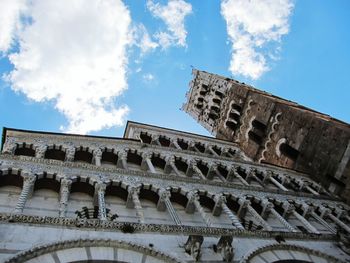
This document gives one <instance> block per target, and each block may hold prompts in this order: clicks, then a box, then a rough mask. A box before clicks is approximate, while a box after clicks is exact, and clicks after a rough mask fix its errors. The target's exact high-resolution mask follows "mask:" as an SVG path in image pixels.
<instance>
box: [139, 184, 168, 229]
mask: <svg viewBox="0 0 350 263" xmlns="http://www.w3.org/2000/svg"><path fill="white" fill-rule="evenodd" d="M139 198H140V201H141V204H142V209H143V214H144V216H145V221H146V222H150V223H156V224H157V223H158V224H169V222H172V219H171V217H170V216H169V213H168V212H167V211H166V210H165V211H159V210H157V204H158V201H159V195H158V194H157V193H156V192H155V191H153V190H151V189H147V188H145V187H142V188H141V190H140V194H139Z"/></svg>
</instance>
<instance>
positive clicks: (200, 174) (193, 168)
mask: <svg viewBox="0 0 350 263" xmlns="http://www.w3.org/2000/svg"><path fill="white" fill-rule="evenodd" d="M191 168H192V170H193V171H194V173H195V174H197V175H198V176H199V177H200V178H201V179H203V180H206V179H207V178H206V177H205V175H204V174H203V173H202V171H201V170H200V169H199V168H198V166H197V162H196V161H192V162H191Z"/></svg>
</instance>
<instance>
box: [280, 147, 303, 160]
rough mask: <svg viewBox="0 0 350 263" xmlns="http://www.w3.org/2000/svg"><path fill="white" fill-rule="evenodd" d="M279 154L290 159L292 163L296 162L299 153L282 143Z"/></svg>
mask: <svg viewBox="0 0 350 263" xmlns="http://www.w3.org/2000/svg"><path fill="white" fill-rule="evenodd" d="M280 151H281V153H282V154H283V155H284V156H286V157H288V158H289V159H291V160H292V161H294V162H295V161H296V160H297V159H298V156H299V151H298V150H296V149H294V148H293V147H292V146H290V145H288V144H287V143H282V144H281V146H280Z"/></svg>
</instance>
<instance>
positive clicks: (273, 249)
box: [240, 244, 343, 263]
mask: <svg viewBox="0 0 350 263" xmlns="http://www.w3.org/2000/svg"><path fill="white" fill-rule="evenodd" d="M288 260H289V261H288ZM251 262H254V263H260V262H261V263H265V262H274V263H278V262H291V263H305V262H307V263H319V262H324V263H326V262H328V263H335V262H340V263H342V262H343V261H341V260H340V259H338V258H335V257H333V256H330V255H328V254H325V253H323V252H320V251H318V250H314V249H310V248H306V247H302V246H298V245H291V244H273V245H267V246H263V247H260V248H258V249H256V250H254V251H251V252H250V253H249V254H247V255H246V256H244V258H243V259H242V260H241V261H240V263H251Z"/></svg>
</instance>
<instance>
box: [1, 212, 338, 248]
mask: <svg viewBox="0 0 350 263" xmlns="http://www.w3.org/2000/svg"><path fill="white" fill-rule="evenodd" d="M0 222H2V223H20V224H33V225H40V226H43V225H47V226H61V227H62V226H64V227H72V228H81V229H84V228H86V229H89V230H90V231H91V230H96V231H116V230H117V231H123V229H124V228H125V227H126V226H128V228H129V229H132V232H133V233H149V232H151V233H159V234H169V235H171V234H184V235H203V236H235V237H254V238H262V239H266V238H275V237H276V236H280V237H283V238H284V239H294V240H295V239H296V240H322V241H328V240H330V241H336V240H337V237H336V235H332V234H320V235H316V234H309V233H300V232H280V231H248V230H237V229H229V228H216V227H197V226H177V225H165V224H144V223H143V224H142V223H129V222H115V221H104V220H98V219H76V218H62V217H48V216H44V217H42V216H31V215H23V214H9V213H0Z"/></svg>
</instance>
